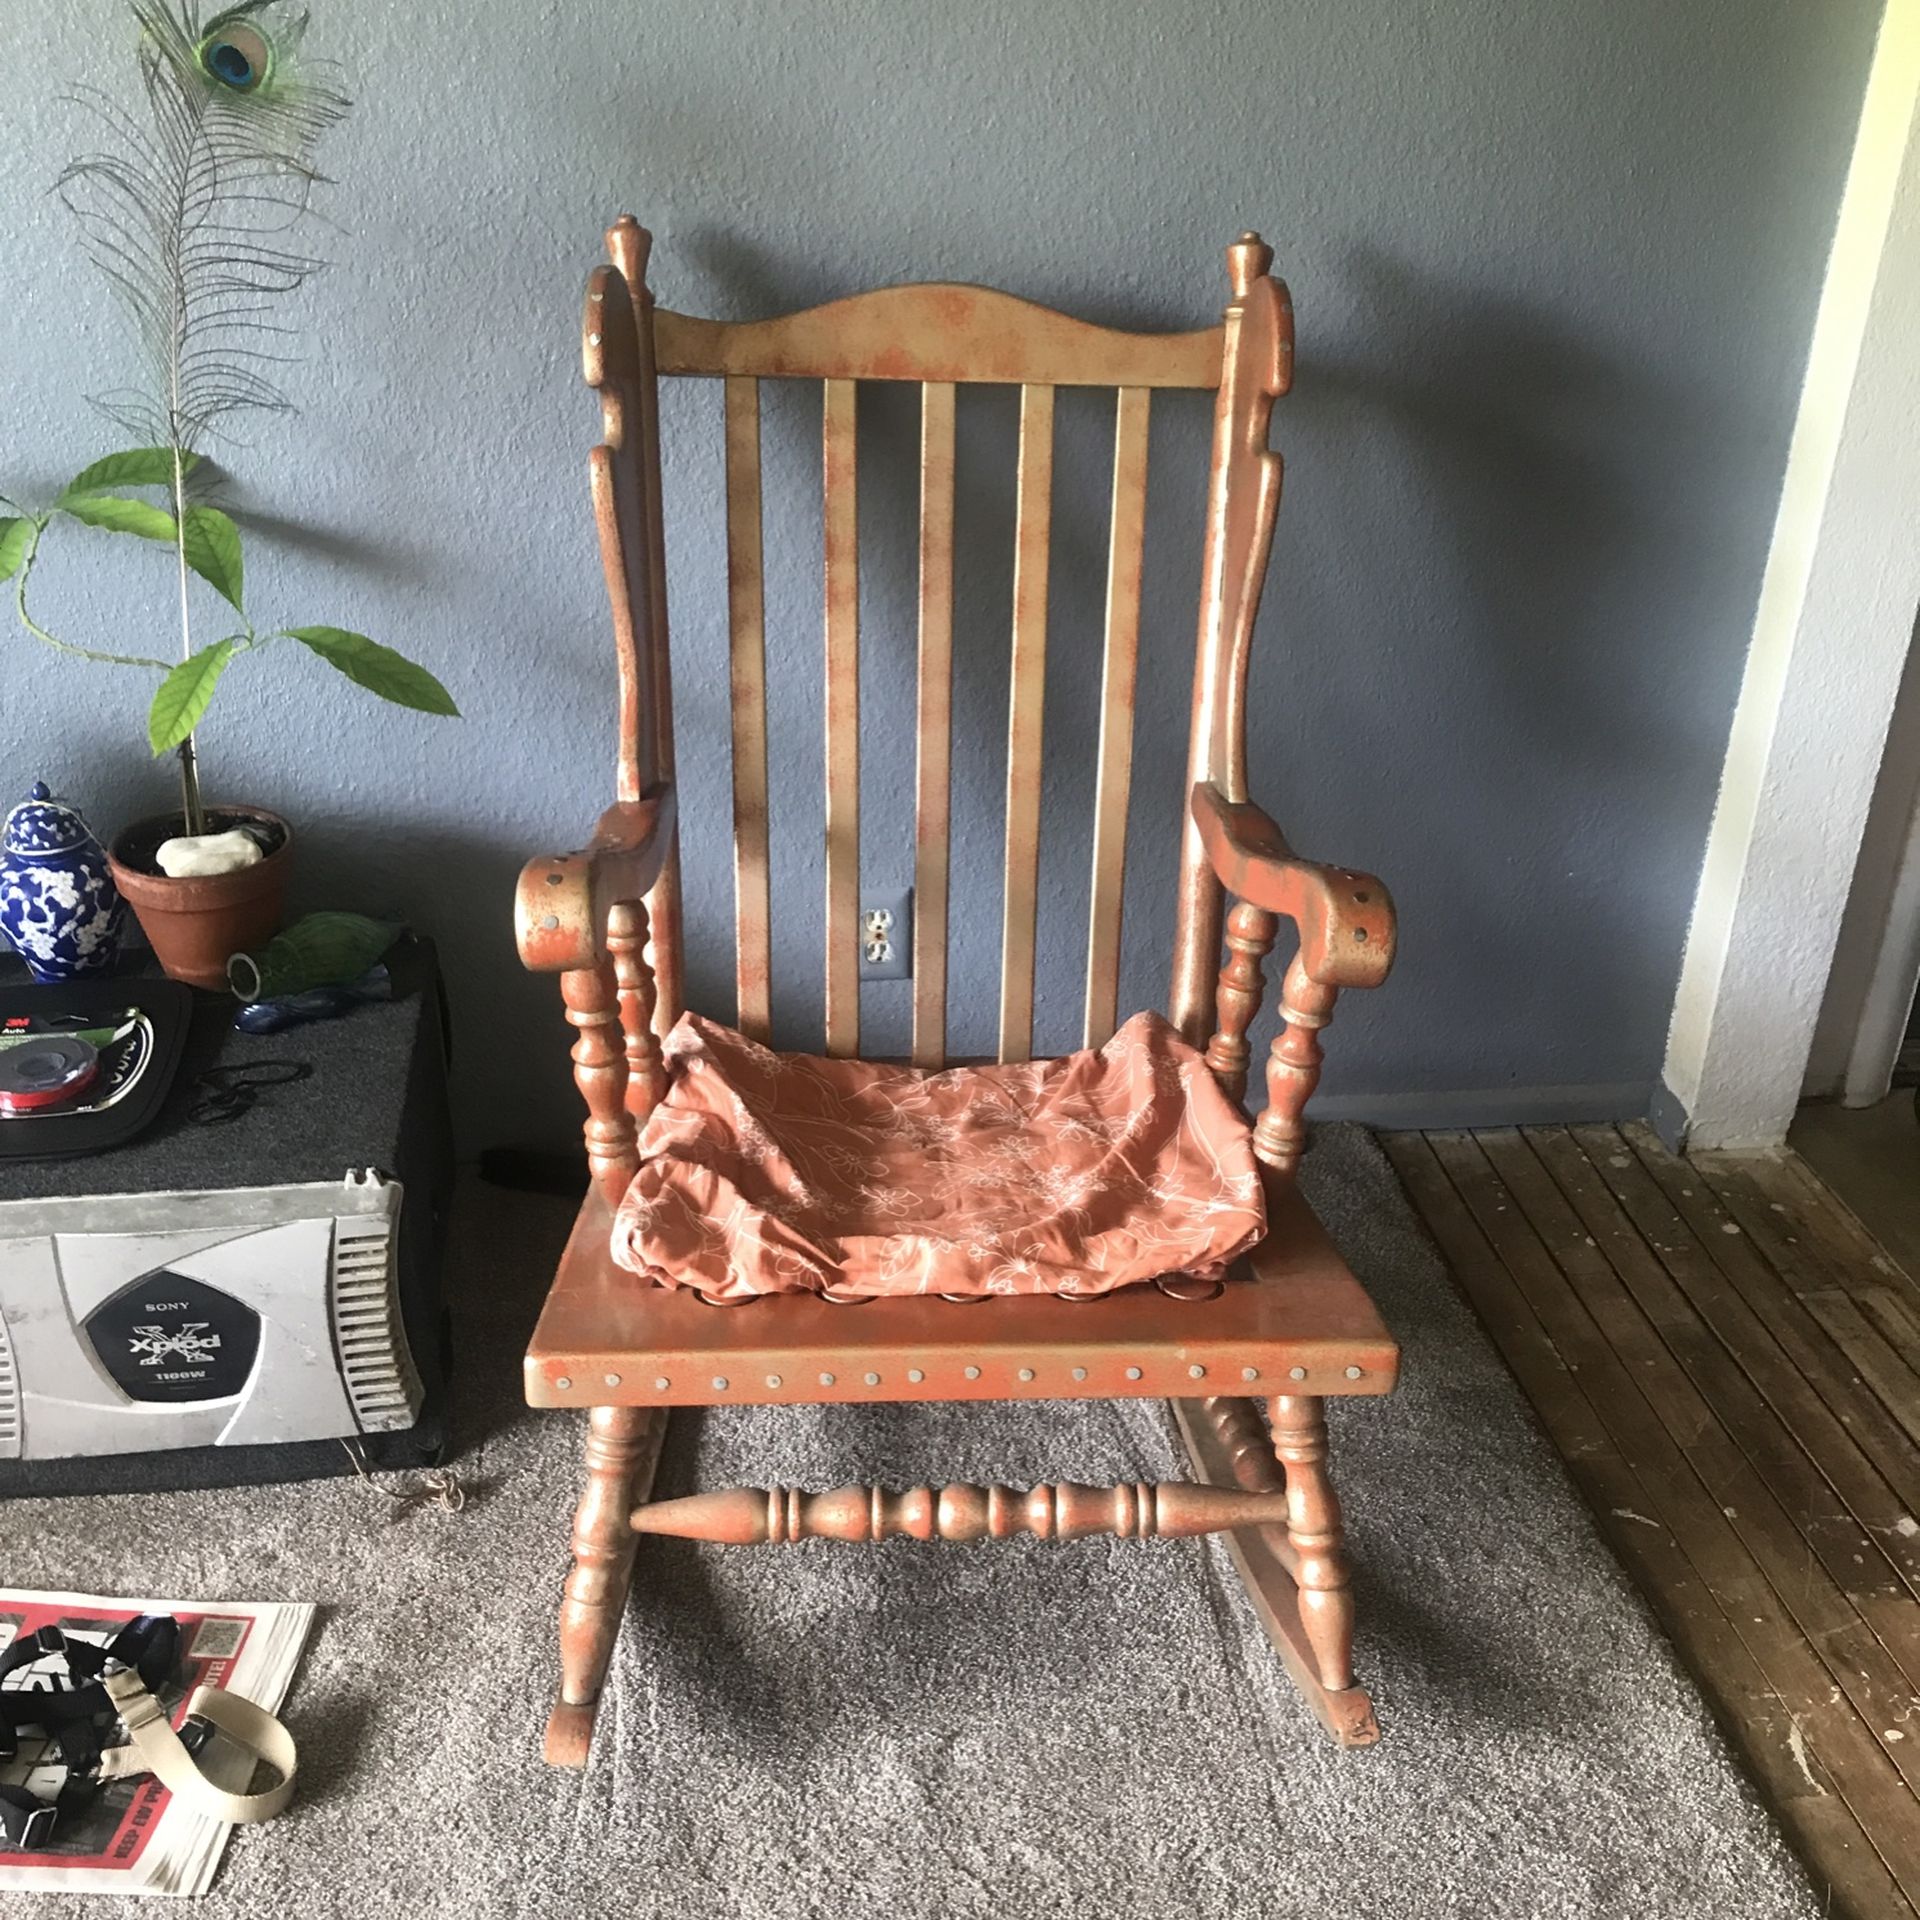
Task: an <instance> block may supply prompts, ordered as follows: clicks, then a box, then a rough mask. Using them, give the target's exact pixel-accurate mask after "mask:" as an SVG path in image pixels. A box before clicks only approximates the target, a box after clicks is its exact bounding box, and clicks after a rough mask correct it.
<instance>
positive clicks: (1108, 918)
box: [1081, 387, 1149, 1047]
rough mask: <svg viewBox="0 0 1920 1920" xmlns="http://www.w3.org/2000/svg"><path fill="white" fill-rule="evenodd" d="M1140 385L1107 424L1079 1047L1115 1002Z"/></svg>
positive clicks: (1128, 756) (1140, 512) (1139, 480)
mask: <svg viewBox="0 0 1920 1920" xmlns="http://www.w3.org/2000/svg"><path fill="white" fill-rule="evenodd" d="M1148 399H1149V393H1148V389H1147V388H1145V387H1122V388H1121V389H1120V398H1119V403H1118V406H1117V407H1116V409H1115V413H1114V426H1113V536H1112V540H1111V543H1110V544H1109V546H1108V548H1107V642H1106V659H1105V663H1104V665H1103V666H1102V668H1101V674H1100V758H1099V771H1098V773H1097V775H1096V784H1095V787H1094V798H1093V892H1092V906H1091V908H1090V910H1089V913H1088V926H1087V1008H1086V1025H1085V1030H1084V1033H1083V1035H1082V1040H1081V1044H1082V1045H1083V1046H1089V1047H1098V1046H1104V1045H1105V1044H1106V1042H1107V1041H1108V1040H1109V1039H1110V1038H1111V1037H1112V1035H1113V1026H1114V1021H1115V1019H1116V1018H1117V1017H1118V1014H1119V1003H1120V909H1121V899H1122V895H1123V892H1124V890H1125V877H1126V860H1127V794H1128V791H1129V788H1130V787H1131V785H1132V780H1133V699H1134V683H1135V679H1136V675H1137V670H1138V666H1139V659H1140V562H1141V555H1142V552H1143V550H1144V547H1145V542H1146V526H1147V404H1148Z"/></svg>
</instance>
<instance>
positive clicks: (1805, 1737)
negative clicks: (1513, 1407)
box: [1385, 1126, 1920, 1920]
mask: <svg viewBox="0 0 1920 1920" xmlns="http://www.w3.org/2000/svg"><path fill="white" fill-rule="evenodd" d="M1385 1144H1386V1148H1387V1151H1388V1153H1389V1155H1390V1156H1391V1157H1392V1160H1393V1163H1394V1165H1395V1167H1396V1168H1397V1169H1398V1170H1399V1173H1400V1177H1401V1180H1402V1181H1403V1183H1404V1184H1405V1186H1406V1188H1407V1191H1408V1193H1409V1194H1410V1195H1411V1196H1412V1199H1413V1203H1414V1205H1415V1207H1416V1208H1417V1209H1418V1210H1419V1212H1420V1214H1421V1215H1422V1217H1423V1218H1424V1219H1425V1220H1426V1222H1427V1225H1428V1227H1429V1229H1430V1231H1431V1232H1432V1234H1433V1236H1434V1238H1435V1240H1437V1241H1438V1242H1439V1244H1440V1247H1441V1249H1442V1251H1443V1252H1444V1253H1445V1254H1446V1256H1447V1259H1448V1262H1449V1264H1450V1265H1451V1266H1452V1269H1453V1271H1454V1273H1455V1275H1456V1276H1457V1278H1458V1279H1459V1281H1460V1284H1461V1286H1462V1287H1463V1288H1464V1290H1465V1291H1466V1293H1467V1294H1468V1296H1469V1297H1470V1298H1471V1300H1472V1301H1473V1304H1474V1306H1475V1308H1476V1309H1477V1311H1478V1313H1479V1315H1480V1318H1481V1320H1482V1321H1483V1322H1484V1323H1485V1325H1486V1327H1487V1329H1488V1331H1489V1333H1491V1335H1492V1336H1493V1338H1494V1340H1495V1341H1496V1342H1497V1343H1498V1345H1499V1347H1500V1350H1501V1352H1502V1353H1503V1354H1504V1355H1505V1356H1506V1360H1507V1364H1508V1365H1509V1366H1510V1367H1511V1368H1512V1370H1513V1372H1514V1374H1515V1376H1516V1377H1517V1379H1518V1380H1519V1382H1520V1384H1521V1386H1522V1388H1523V1389H1524V1390H1525V1392H1526V1393H1527V1395H1528V1397H1529V1398H1530V1399H1531V1400H1532V1402H1533V1404H1534V1407H1535V1408H1536V1409H1537V1411H1538V1413H1539V1415H1540V1418H1541V1420H1542V1422H1543V1423H1544V1424H1545V1426H1546V1428H1547V1430H1548V1432H1549V1433H1550V1434H1551V1435H1552V1437H1553V1440H1554V1443H1555V1445H1556V1446H1557V1447H1558V1448H1559V1450H1560V1452H1561V1454H1562V1456H1563V1457H1564V1458H1565V1460H1566V1462H1567V1466H1568V1469H1569V1471H1570V1472H1571V1473H1572V1475H1573V1478H1574V1480H1575V1481H1576V1482H1577V1483H1578V1485H1579V1487H1580V1490H1581V1492H1582V1494H1583V1495H1584V1496H1585V1498H1586V1499H1587V1501H1588V1503H1589V1504H1590V1505H1591V1507H1592V1509H1593V1512H1594V1514H1595V1516H1596V1518H1597V1520H1598V1523H1599V1525H1600V1527H1601V1529H1602V1531H1603V1532H1604V1533H1605V1534H1606V1536H1607V1538H1608V1540H1609V1541H1610V1542H1611V1543H1612V1545H1613V1547H1614V1550H1615V1551H1616V1552H1617V1553H1618V1554H1619V1556H1620V1559H1621V1561H1622V1562H1623V1563H1624V1565H1625V1566H1626V1567H1627V1568H1628V1570H1629V1571H1630V1572H1631V1574H1632V1575H1633V1577H1634V1578H1635V1579H1636V1580H1637V1581H1638V1582H1639V1584H1640V1586H1641V1588H1642V1590H1643V1591H1644V1592H1645V1593H1646V1595H1647V1598H1648V1600H1649V1601H1650V1603H1651V1604H1652V1606H1653V1608H1654V1610H1655V1612H1656V1613H1657V1614H1658V1615H1659V1617H1660V1619H1661V1621H1662V1623H1663V1624H1664V1625H1665V1627H1666V1629H1667V1632H1668V1633H1669V1635H1670V1636H1671V1637H1672V1639H1673V1642H1674V1644H1675V1646H1676V1647H1677V1648H1678V1649H1679V1651H1680V1655H1681V1657H1682V1659H1683V1660H1684V1661H1685V1662H1686V1663H1687V1665H1688V1666H1689V1667H1690V1668H1691V1669H1692V1671H1693V1672H1694V1674H1695V1675H1696V1676H1697V1678H1698V1680H1699V1682H1700V1685H1701V1687H1702V1689H1703V1691H1704V1692H1705V1694H1706V1696H1707V1698H1708V1700H1709V1701H1710V1702H1711V1704H1712V1706H1713V1709H1714V1711H1715V1713H1716V1715H1717V1717H1718V1718H1719V1720H1720V1722H1721V1725H1722V1726H1723V1728H1724V1729H1725V1731H1726V1733H1727V1736H1728V1738H1729V1740H1730V1741H1731V1743H1732V1744H1733V1746H1734V1747H1735V1748H1736V1749H1737V1750H1738V1751H1739V1752H1740V1754H1741V1755H1742V1756H1743V1757H1744V1758H1745V1760H1746V1762H1747V1764H1748V1766H1749V1768H1750V1769H1751V1771H1752V1773H1753V1775H1754V1777H1755V1778H1756V1779H1757V1781H1758V1782H1759V1783H1760V1787H1761V1790H1762V1792H1763V1793H1764V1794H1765V1795H1766V1797H1767V1799H1768V1800H1769V1801H1770V1802H1771V1804H1772V1806H1773V1808H1774V1810H1775V1812H1776V1814H1777V1815H1778V1817H1779V1819H1780V1822H1781V1824H1782V1827H1783V1828H1784V1830H1785V1831H1786V1833H1787V1835H1788V1837H1789V1839H1790V1840H1791V1841H1792V1842H1793V1844H1794V1845H1795V1846H1796V1847H1797V1848H1798V1849H1799V1851H1800V1853H1801V1855H1802V1857H1803V1858H1804V1859H1805V1860H1806V1862H1807V1864H1808V1866H1809V1867H1810V1869H1811V1870H1812V1872H1813V1874H1814V1876H1815V1879H1816V1880H1817V1881H1818V1882H1819V1883H1821V1884H1822V1886H1823V1887H1825V1888H1830V1889H1831V1892H1830V1895H1829V1896H1828V1897H1829V1898H1830V1900H1831V1905H1832V1911H1833V1912H1834V1913H1835V1914H1837V1915H1850V1916H1852V1917H1853V1920H1915V1916H1916V1911H1917V1910H1920V1797H1916V1796H1917V1795H1920V1712H1916V1707H1917V1706H1920V1288H1916V1287H1915V1285H1914V1283H1913V1281H1912V1280H1910V1279H1909V1278H1908V1276H1907V1275H1906V1274H1905V1273H1904V1272H1903V1271H1902V1270H1901V1269H1900V1268H1899V1267H1897V1266H1896V1265H1895V1264H1894V1263H1893V1261H1892V1260H1891V1259H1890V1258H1889V1257H1888V1256H1887V1255H1886V1253H1885V1252H1884V1251H1883V1250H1882V1249H1881V1248H1880V1246H1879V1245H1878V1243H1877V1242H1875V1241H1874V1240H1873V1239H1872V1238H1871V1237H1870V1236H1869V1235H1868V1234H1867V1233H1866V1231H1865V1230H1864V1229H1863V1228H1862V1227H1861V1226H1860V1224H1859V1222H1858V1221H1857V1220H1856V1219H1855V1218H1854V1217H1853V1215H1852V1214H1850V1213H1849V1212H1848V1211H1847V1210H1846V1208H1845V1207H1844V1206H1842V1205H1841V1204H1840V1202H1839V1201H1838V1200H1836V1199H1835V1197H1834V1196H1833V1195H1832V1194H1831V1193H1830V1192H1829V1191H1828V1189H1827V1188H1826V1187H1824V1186H1823V1185H1822V1184H1821V1183H1820V1182H1819V1180H1818V1179H1817V1178H1815V1176H1814V1175H1813V1174H1812V1173H1811V1172H1810V1171H1809V1170H1808V1169H1807V1167H1806V1166H1805V1165H1804V1164H1803V1163H1802V1162H1801V1161H1800V1160H1799V1159H1798V1158H1797V1157H1796V1156H1795V1155H1793V1154H1791V1153H1784V1152H1783V1153H1780V1154H1777V1155H1764V1156H1761V1155H1730V1154H1700V1155H1695V1156H1691V1157H1689V1158H1687V1159H1679V1158H1676V1157H1675V1156H1674V1155H1672V1154H1670V1153H1668V1152H1667V1151H1666V1150H1665V1149H1664V1148H1663V1147H1662V1146H1661V1145H1660V1144H1659V1142H1658V1141H1657V1140H1656V1139H1655V1137H1654V1136H1653V1134H1652V1133H1651V1132H1650V1131H1648V1130H1646V1129H1645V1128H1642V1127H1638V1126H1627V1127H1622V1128H1613V1127H1572V1128H1560V1127H1556V1128H1533V1129H1523V1130H1521V1131H1518V1132H1513V1131H1503V1132H1485V1133H1432V1134H1424V1135H1423V1134H1411V1133H1406V1134H1398V1135H1390V1136H1388V1137H1387V1139H1386V1142H1385ZM1903 1889H1904V1891H1903Z"/></svg>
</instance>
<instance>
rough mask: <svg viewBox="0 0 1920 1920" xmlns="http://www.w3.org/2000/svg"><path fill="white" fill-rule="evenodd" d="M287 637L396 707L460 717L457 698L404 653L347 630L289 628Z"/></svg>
mask: <svg viewBox="0 0 1920 1920" xmlns="http://www.w3.org/2000/svg"><path fill="white" fill-rule="evenodd" d="M287 638H288V639H289V640H298V641H299V642H300V644H301V645H302V646H306V647H311V648H312V649H313V651H314V652H315V653H317V654H318V655H319V656H320V658H321V659H322V660H325V661H326V662H327V663H328V664H329V665H330V666H335V667H338V668H339V669H340V671H341V672H342V673H344V674H345V675H346V676H347V678H348V679H349V680H353V681H357V682H358V683H359V684H360V685H361V686H363V687H365V688H366V689H367V691H368V692H369V693H377V694H378V695H379V696H380V698H381V699H382V700H391V701H392V702H393V704H394V705H395V706H396V707H412V708H414V709H415V710H416V711H418V712H420V713H444V714H448V715H450V716H452V718H454V719H456V720H457V719H458V718H459V717H460V709H459V708H458V707H456V706H455V705H454V704H453V695H452V694H450V693H449V692H448V691H447V690H446V688H445V687H443V686H442V685H441V684H440V682H439V681H438V680H436V679H435V678H434V677H433V675H432V674H430V673H429V672H428V671H427V670H426V668H425V667H416V666H415V665H414V664H413V662H412V661H411V660H409V659H408V658H407V657H406V656H405V655H404V654H399V653H395V652H394V650H393V649H392V648H391V647H383V646H382V645H381V644H380V643H379V641H377V640H369V639H368V638H367V636H366V635H365V634H364V633H349V632H347V630H346V629H345V628H344V627H289V628H288V629H287Z"/></svg>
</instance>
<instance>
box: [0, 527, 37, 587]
mask: <svg viewBox="0 0 1920 1920" xmlns="http://www.w3.org/2000/svg"><path fill="white" fill-rule="evenodd" d="M32 544H33V522H32V521H31V520H0V580H11V579H12V578H13V576H14V575H15V574H16V573H18V572H19V571H20V563H21V561H23V560H24V559H25V558H26V557H27V548H28V547H29V546H31V545H32Z"/></svg>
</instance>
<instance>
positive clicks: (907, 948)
mask: <svg viewBox="0 0 1920 1920" xmlns="http://www.w3.org/2000/svg"><path fill="white" fill-rule="evenodd" d="M859 934H860V978H861V979H862V980H910V979H911V978H912V977H913V889H912V888H911V887H896V888H892V889H888V888H886V887H869V888H868V889H867V890H866V891H865V892H864V893H863V894H861V896H860V927H859Z"/></svg>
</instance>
